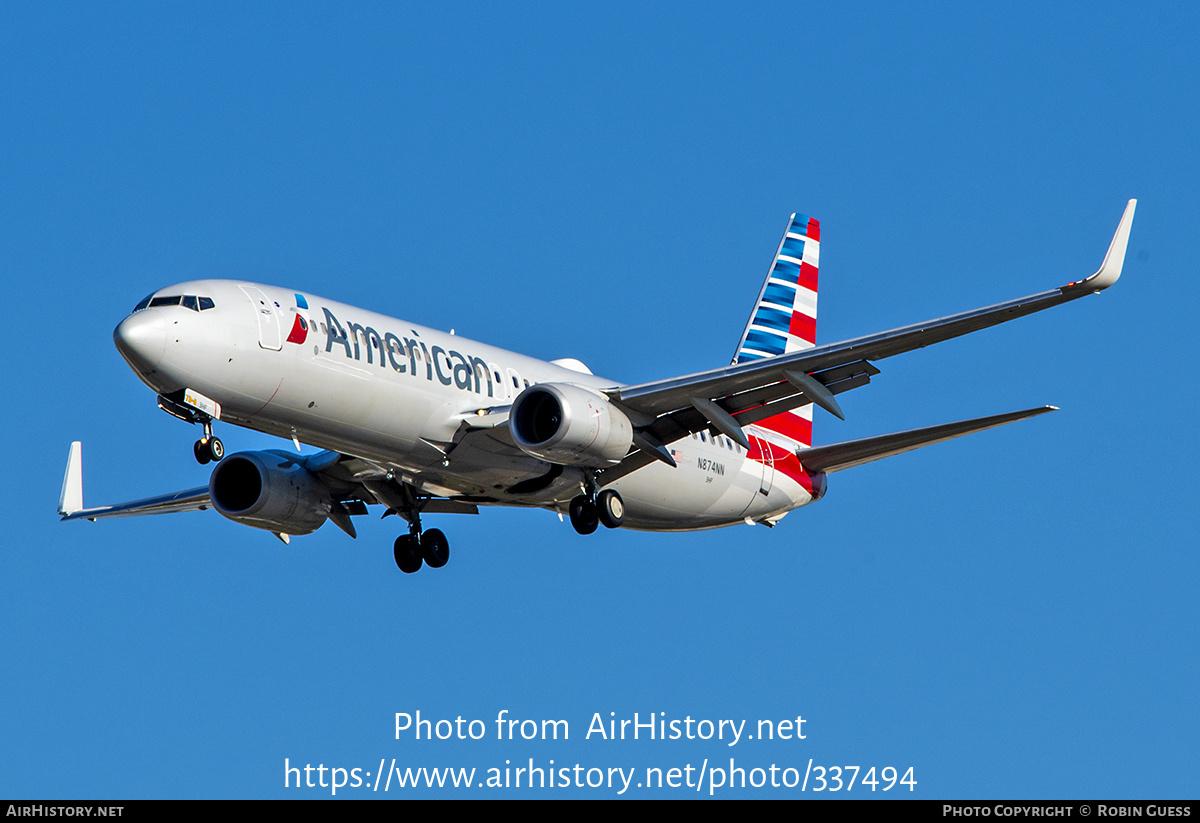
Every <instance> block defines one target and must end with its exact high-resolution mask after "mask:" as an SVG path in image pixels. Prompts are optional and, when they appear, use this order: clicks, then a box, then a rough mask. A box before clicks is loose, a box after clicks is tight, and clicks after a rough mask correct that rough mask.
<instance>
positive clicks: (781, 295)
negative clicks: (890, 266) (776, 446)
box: [733, 214, 821, 447]
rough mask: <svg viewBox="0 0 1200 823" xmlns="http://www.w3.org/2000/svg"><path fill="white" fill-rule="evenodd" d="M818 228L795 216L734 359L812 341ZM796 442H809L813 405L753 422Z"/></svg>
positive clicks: (802, 346)
mask: <svg viewBox="0 0 1200 823" xmlns="http://www.w3.org/2000/svg"><path fill="white" fill-rule="evenodd" d="M820 249H821V226H820V223H818V222H817V221H816V220H814V219H810V218H809V217H806V216H805V215H802V214H793V215H792V217H791V219H790V220H788V226H787V230H786V231H785V232H784V234H783V240H781V241H780V243H779V249H778V250H777V251H776V252H775V259H774V260H772V261H771V268H770V269H769V270H768V271H767V278H766V281H765V282H764V283H763V287H762V291H760V292H759V294H758V302H757V303H755V304H754V312H753V313H752V314H751V315H750V322H749V323H747V324H746V329H745V331H743V332H742V339H741V340H740V341H739V342H738V348H737V354H736V355H735V356H734V359H733V362H734V363H745V362H746V361H748V360H759V359H762V358H764V357H774V356H776V355H780V354H787V353H789V352H794V351H801V350H803V349H807V348H811V347H812V346H814V345H816V339H817V334H816V333H817V269H818V266H819V263H820ZM755 425H756V426H757V427H758V428H762V429H767V430H768V431H770V432H772V433H774V434H776V435H778V438H773V439H779V438H782V439H783V440H785V441H787V442H789V443H791V444H794V445H795V446H804V447H808V446H811V445H812V406H811V405H807V406H803V407H801V408H799V409H795V410H793V411H789V412H783V413H782V414H777V415H775V416H773V417H768V418H767V419H765V420H761V421H759V422H758V423H757V424H755Z"/></svg>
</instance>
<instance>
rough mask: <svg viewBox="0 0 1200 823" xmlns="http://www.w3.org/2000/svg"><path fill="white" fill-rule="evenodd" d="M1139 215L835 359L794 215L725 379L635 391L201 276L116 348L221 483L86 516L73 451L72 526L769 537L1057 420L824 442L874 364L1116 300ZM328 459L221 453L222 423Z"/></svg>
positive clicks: (65, 507) (67, 491)
mask: <svg viewBox="0 0 1200 823" xmlns="http://www.w3.org/2000/svg"><path fill="white" fill-rule="evenodd" d="M1136 203H1137V201H1135V200H1130V201H1129V204H1128V205H1127V206H1126V207H1125V212H1124V214H1123V215H1122V217H1121V221H1120V223H1119V225H1118V227H1117V231H1116V234H1115V235H1114V236H1113V239H1112V243H1111V244H1110V246H1109V248H1108V253H1107V254H1106V255H1105V258H1104V262H1103V264H1102V265H1101V266H1100V269H1099V270H1098V271H1097V272H1096V273H1095V274H1093V275H1091V276H1090V277H1087V278H1084V279H1082V280H1078V281H1075V282H1072V283H1068V284H1067V285H1065V286H1062V287H1060V288H1056V289H1052V290H1050V291H1046V292H1042V293H1040V294H1035V295H1031V296H1029V297H1023V298H1020V299H1018V300H1011V301H1008V302H1006V303H1000V304H997V305H994V306H990V307H987V308H983V309H977V310H975V311H969V312H963V313H961V314H954V315H951V316H949V317H944V318H941V319H938V320H930V321H928V322H925V323H917V324H915V325H911V326H904V327H901V328H898V329H894V330H892V331H887V332H882V333H880V334H872V335H867V336H865V337H857V338H854V339H852V340H846V341H843V342H841V343H831V344H826V345H823V346H817V345H815V335H814V330H815V325H816V314H817V310H816V303H817V270H818V254H819V247H820V236H819V226H818V223H817V221H816V220H810V219H808V218H807V217H803V216H799V217H797V216H796V215H792V218H791V219H790V220H789V221H788V226H787V229H786V230H785V232H784V236H783V239H782V240H781V241H780V243H779V247H778V249H777V251H776V254H775V258H774V260H773V261H772V263H771V266H770V268H769V269H768V272H767V277H766V280H765V281H764V282H763V285H762V288H761V289H760V290H759V294H758V299H757V301H756V303H755V305H754V310H753V312H752V313H751V316H750V320H749V322H748V323H747V324H746V328H745V329H744V330H743V332H742V336H741V339H740V340H739V341H738V346H737V349H736V351H735V356H734V359H733V363H732V364H731V365H729V366H725V367H723V368H717V369H713V370H710V371H705V372H700V373H697V374H690V375H687V376H684V377H674V378H671V379H669V380H658V381H654V382H651V383H642V384H640V385H634V386H625V385H621V384H619V383H617V382H615V381H613V380H606V379H604V378H602V377H598V376H596V375H593V374H592V373H591V372H590V371H589V370H588V369H587V367H586V366H584V365H583V364H582V363H580V362H579V361H577V360H572V359H566V360H555V361H552V362H549V363H547V362H544V361H541V360H536V359H534V358H531V357H525V356H523V355H520V354H515V353H513V352H509V351H504V350H503V349H498V348H495V347H492V346H488V345H485V344H483V343H477V342H475V341H473V340H467V339H464V338H461V337H457V336H455V335H454V333H453V332H451V333H449V334H447V333H445V332H440V331H436V330H434V329H429V328H425V327H423V326H417V325H414V324H412V323H408V322H405V321H403V320H397V319H395V318H392V317H386V316H384V315H381V314H375V313H373V312H369V311H366V310H364V309H358V308H355V307H353V306H347V305H344V304H342V303H335V302H333V301H331V300H326V299H324V298H322V297H317V296H315V295H311V294H305V293H299V292H294V291H290V290H288V289H284V288H278V287H273V286H265V285H260V284H256V283H244V282H236V281H225V280H200V281H194V282H189V283H180V284H178V285H174V286H169V287H167V288H165V289H159V290H158V291H156V292H154V293H153V294H151V295H150V296H149V297H147V298H145V299H144V300H142V301H141V302H140V303H138V304H137V306H136V307H134V310H133V312H132V313H131V314H130V315H129V316H128V317H126V318H125V319H124V320H122V321H121V323H120V325H118V326H117V328H116V330H115V331H114V332H113V338H114V340H115V342H116V346H117V349H118V350H119V351H120V353H121V355H122V356H123V357H124V358H125V360H126V361H127V362H128V363H129V365H130V367H131V368H132V369H133V370H134V372H135V373H136V374H137V376H138V377H139V378H141V380H142V382H144V383H145V384H146V385H147V386H149V387H150V388H151V389H153V390H154V391H155V392H156V393H157V394H158V405H159V408H161V409H162V410H163V411H166V412H167V413H169V414H172V415H174V416H175V417H178V418H180V419H181V420H185V421H187V422H189V423H196V424H200V425H201V426H203V429H204V436H203V437H201V438H200V439H199V440H198V441H196V444H195V446H194V453H195V456H196V459H197V460H199V461H200V462H201V463H207V462H209V461H217V465H216V467H215V468H214V469H213V472H212V475H211V477H210V479H209V482H208V485H207V486H201V487H199V488H195V489H188V490H186V491H181V492H176V493H174V494H168V495H162V496H160V497H153V498H148V499H145V500H136V501H133V502H130V503H123V504H119V505H114V506H101V507H98V508H90V509H89V508H84V506H83V481H82V457H81V446H80V443H79V442H75V443H73V444H72V445H71V450H70V455H69V457H68V461H67V469H66V473H65V476H64V478H63V487H62V494H61V496H60V498H59V505H58V510H59V513H60V514H61V515H62V519H63V520H78V519H88V520H96V519H98V518H102V517H128V516H134V515H143V514H162V513H167V512H179V511H189V510H197V509H208V508H213V509H216V510H217V511H218V512H219V513H220V514H222V515H223V516H225V517H227V518H229V519H230V520H233V521H234V522H237V523H242V524H245V525H248V526H254V527H255V528H260V529H266V530H267V531H271V532H273V533H275V534H276V535H277V536H278V537H279V538H280V539H281V540H283V541H284V542H285V543H286V542H288V539H289V536H291V535H303V534H310V533H311V532H314V531H316V529H317V528H319V527H320V526H321V525H322V524H324V522H325V521H326V520H331V521H333V523H334V524H335V525H336V526H338V527H339V528H340V529H342V530H343V531H345V532H346V533H347V534H349V535H350V536H351V537H354V536H355V529H354V525H353V523H352V521H351V517H352V516H354V515H360V514H365V513H366V512H367V506H368V505H374V504H380V505H383V506H386V507H387V510H386V511H385V513H384V516H385V517H386V516H387V515H388V514H393V513H394V514H397V515H399V516H401V517H403V518H404V519H405V520H407V521H408V532H407V534H402V535H401V536H400V537H398V538H397V539H396V541H395V545H394V547H393V550H394V556H395V560H396V565H397V566H399V568H400V570H401V571H404V572H409V573H411V572H415V571H417V570H418V569H420V567H421V565H422V563H424V564H427V565H429V566H431V567H434V568H439V567H441V566H443V565H445V563H446V561H447V560H448V559H449V556H450V549H449V544H448V542H447V540H446V537H445V535H444V534H443V533H442V532H441V531H440V530H438V529H424V530H423V529H422V526H421V519H422V515H426V514H434V513H438V514H443V513H458V514H477V513H478V507H479V506H481V505H485V506H487V505H494V506H529V507H539V508H544V509H549V510H551V511H556V512H558V513H559V516H560V517H561V516H562V514H563V513H567V514H568V515H569V517H570V520H571V524H572V525H573V526H574V527H575V530H576V531H577V532H579V533H580V534H591V533H592V532H594V531H595V530H596V528H597V526H598V525H599V524H601V523H602V524H604V525H605V526H606V527H609V528H616V527H618V526H623V527H626V528H633V529H644V530H649V531H691V530H698V529H712V528H718V527H721V526H730V525H734V524H737V523H743V522H745V523H762V524H765V525H768V526H773V525H775V524H776V523H777V522H778V521H779V520H780V519H781V518H782V517H783V516H784V515H786V514H787V513H788V512H789V511H791V510H792V509H796V508H799V507H800V506H804V505H807V504H808V503H811V502H813V501H815V500H819V499H821V497H822V496H824V494H825V490H826V476H827V475H828V474H830V473H832V472H835V471H840V470H842V469H846V468H850V467H851V466H857V465H860V464H862V463H868V462H870V461H873V460H878V459H880V458H883V457H888V456H891V455H894V454H900V453H902V452H906V451H911V450H912V449H916V448H920V447H922V446H926V445H929V444H931V443H939V442H942V441H944V440H950V439H952V438H955V437H960V436H962V435H964V434H970V433H972V432H977V431H982V430H984V429H989V428H993V427H995V426H1000V425H1003V424H1005V423H1010V422H1012V421H1015V420H1021V419H1024V418H1027V417H1033V416H1035V415H1039V414H1043V413H1045V412H1048V411H1053V410H1054V407H1052V406H1043V407H1040V408H1034V409H1026V410H1023V411H1015V412H1009V413H1007V414H998V415H994V416H990V417H982V418H976V419H973V420H964V421H960V422H957V423H947V424H944V425H939V426H931V427H928V428H922V429H913V430H910V431H903V432H898V433H895V434H885V435H880V436H877V437H868V438H863V439H858V440H850V441H846V442H842V443H835V444H832V445H825V446H813V445H812V407H813V405H817V406H820V407H821V408H823V409H825V410H826V411H828V412H830V413H831V414H834V415H836V416H837V417H839V418H840V417H843V414H842V410H841V408H840V407H839V406H838V403H837V401H836V400H835V399H834V396H835V395H838V394H841V393H842V392H845V391H848V390H850V389H853V388H857V387H859V386H863V385H866V384H867V383H868V382H870V379H871V376H872V375H874V374H878V373H879V370H878V369H877V368H876V367H875V366H874V365H872V361H875V360H879V359H881V358H884V357H890V356H891V355H894V354H900V353H901V352H906V351H910V350H912V349H917V348H921V347H924V346H928V345H930V344H932V343H937V342H940V341H942V340H947V339H949V338H951V337H957V336H959V335H962V334H967V333H969V332H973V331H977V330H979V329H983V328H986V327H988V326H993V325H996V324H998V323H1003V322H1005V321H1008V320H1012V319H1013V318H1016V317H1020V316H1022V315H1026V314H1031V313H1033V312H1036V311H1041V310H1042V309H1047V308H1050V307H1051V306H1057V305H1058V304H1060V303H1065V302H1067V301H1070V300H1074V299H1076V298H1078V297H1083V296H1084V295H1088V294H1094V293H1096V292H1099V291H1101V290H1103V289H1106V288H1108V287H1109V286H1111V285H1112V284H1113V283H1115V282H1116V280H1117V278H1118V277H1119V276H1120V274H1121V267H1122V265H1123V263H1124V259H1125V250H1126V247H1127V245H1128V241H1129V231H1130V227H1131V225H1132V223H1133V213H1134V208H1135V206H1136ZM217 420H220V421H224V422H229V423H234V424H236V425H239V426H244V427H246V428H250V429H255V430H257V431H261V432H266V433H268V434H273V435H278V436H280V437H284V438H288V439H291V440H292V442H293V443H295V446H296V450H297V452H299V451H300V443H301V442H305V443H309V444H312V445H314V446H317V447H320V448H322V449H324V451H321V452H318V453H315V454H311V455H307V456H302V455H300V454H293V453H291V452H288V451H280V450H266V451H249V452H240V453H237V454H232V455H229V456H228V457H225V456H224V447H223V446H222V444H221V441H220V440H218V439H217V438H216V437H214V436H213V432H212V425H213V423H214V421H217Z"/></svg>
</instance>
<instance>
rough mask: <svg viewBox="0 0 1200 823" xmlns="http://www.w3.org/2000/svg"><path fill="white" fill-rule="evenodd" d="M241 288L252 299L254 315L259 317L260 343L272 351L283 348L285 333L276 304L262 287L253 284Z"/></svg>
mask: <svg viewBox="0 0 1200 823" xmlns="http://www.w3.org/2000/svg"><path fill="white" fill-rule="evenodd" d="M240 288H241V290H242V291H244V292H245V293H246V297H248V298H249V299H250V305H252V306H253V307H254V316H255V317H256V318H257V319H258V345H260V346H262V347H263V348H264V349H269V350H270V351H279V350H280V349H282V348H283V335H282V333H281V331H280V325H279V314H278V313H277V312H276V311H275V304H274V303H273V302H272V301H271V300H268V299H267V296H266V295H265V294H263V293H262V290H261V289H256V288H254V287H253V286H241V287H240Z"/></svg>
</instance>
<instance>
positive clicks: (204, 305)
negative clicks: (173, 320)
mask: <svg viewBox="0 0 1200 823" xmlns="http://www.w3.org/2000/svg"><path fill="white" fill-rule="evenodd" d="M178 305H182V306H183V307H184V308H185V309H191V310H192V311H204V310H205V309H211V308H215V307H216V304H215V303H213V299H212V298H211V297H197V296H196V295H194V294H185V295H182V296H181V295H178V294H172V295H168V296H166V297H155V296H154V295H150V296H149V297H146V298H143V299H142V301H141V302H140V303H138V304H137V305H136V306H134V307H133V310H134V311H141V310H142V309H147V308H149V309H156V308H158V307H159V306H178Z"/></svg>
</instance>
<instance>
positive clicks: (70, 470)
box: [58, 440, 83, 515]
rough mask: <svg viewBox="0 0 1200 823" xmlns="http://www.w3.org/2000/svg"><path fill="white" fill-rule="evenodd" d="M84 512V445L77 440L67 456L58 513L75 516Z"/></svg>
mask: <svg viewBox="0 0 1200 823" xmlns="http://www.w3.org/2000/svg"><path fill="white" fill-rule="evenodd" d="M82 510H83V443H81V442H80V441H78V440H76V441H75V442H74V443H72V444H71V451H70V453H68V455H67V470H66V471H65V472H63V484H62V492H60V493H59V495H58V513H59V514H62V515H68V514H74V513H75V512H77V511H82Z"/></svg>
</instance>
